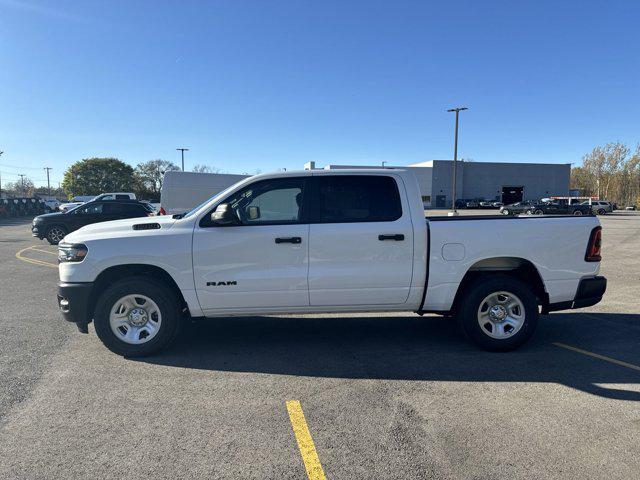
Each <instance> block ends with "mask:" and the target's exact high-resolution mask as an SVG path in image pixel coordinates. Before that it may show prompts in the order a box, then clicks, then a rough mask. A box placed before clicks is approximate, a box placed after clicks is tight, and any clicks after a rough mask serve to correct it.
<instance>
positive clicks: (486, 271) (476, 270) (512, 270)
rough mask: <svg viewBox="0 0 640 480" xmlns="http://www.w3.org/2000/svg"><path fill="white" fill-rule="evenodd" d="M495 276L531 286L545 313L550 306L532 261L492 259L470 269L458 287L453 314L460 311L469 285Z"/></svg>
mask: <svg viewBox="0 0 640 480" xmlns="http://www.w3.org/2000/svg"><path fill="white" fill-rule="evenodd" d="M495 274H502V275H508V276H512V277H514V278H517V279H518V280H521V281H523V282H524V283H526V284H527V285H531V286H532V291H533V293H534V295H535V296H536V298H537V299H538V303H539V304H540V305H542V309H543V311H544V310H545V307H546V306H548V305H549V294H548V293H547V291H546V289H545V286H544V281H543V280H542V276H541V275H540V272H539V271H538V269H537V268H536V266H535V265H534V264H533V263H532V262H531V261H530V260H527V259H525V258H521V257H491V258H485V259H482V260H479V261H477V262H476V263H474V264H473V265H471V267H469V269H468V270H467V272H466V273H465V275H464V277H463V278H462V281H461V282H460V284H459V285H458V290H457V291H456V295H455V297H454V300H453V304H452V306H451V311H452V313H455V312H456V311H457V310H458V306H459V304H460V302H461V300H462V298H463V297H464V292H465V290H466V289H467V288H468V287H469V285H471V284H472V283H473V282H474V281H476V280H477V279H479V278H481V277H483V276H487V275H495Z"/></svg>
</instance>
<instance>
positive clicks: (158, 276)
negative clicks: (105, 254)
mask: <svg viewBox="0 0 640 480" xmlns="http://www.w3.org/2000/svg"><path fill="white" fill-rule="evenodd" d="M130 277H149V278H152V279H153V280H155V281H160V282H162V283H164V284H165V285H167V286H168V287H169V288H171V289H172V290H174V291H175V292H176V295H177V298H178V301H179V302H180V307H181V308H182V309H185V308H186V309H187V311H188V305H187V302H186V300H185V298H184V296H183V295H182V291H181V290H180V287H178V284H177V283H176V281H175V280H174V279H173V277H172V276H171V275H170V274H169V273H168V272H167V271H166V270H165V269H163V268H161V267H158V266H156V265H149V264H142V263H133V264H124V265H113V266H111V267H109V268H106V269H105V270H103V271H102V272H100V274H99V275H98V276H97V277H96V279H95V281H94V288H93V291H92V294H91V297H90V298H89V306H88V311H89V312H90V317H91V318H93V315H94V310H95V306H96V303H97V301H98V296H99V293H100V292H102V291H104V289H105V288H106V287H107V286H108V285H110V284H112V283H113V282H117V281H118V280H123V279H125V278H130Z"/></svg>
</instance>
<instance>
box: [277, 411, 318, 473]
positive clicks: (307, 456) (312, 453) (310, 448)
mask: <svg viewBox="0 0 640 480" xmlns="http://www.w3.org/2000/svg"><path fill="white" fill-rule="evenodd" d="M286 403H287V411H288V412H289V419H290V420H291V426H292V427H293V433H294V434H295V436H296V442H297V443H298V449H299V450H300V455H301V456H302V461H303V462H304V468H305V469H306V471H307V476H308V477H309V480H326V477H325V475H324V470H323V469H322V464H321V463H320V459H319V458H318V452H316V447H315V445H314V443H313V438H311V433H310V432H309V427H308V426H307V421H306V420H305V418H304V412H303V411H302V405H300V402H299V401H298V400H287V402H286Z"/></svg>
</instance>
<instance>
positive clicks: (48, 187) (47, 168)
mask: <svg viewBox="0 0 640 480" xmlns="http://www.w3.org/2000/svg"><path fill="white" fill-rule="evenodd" d="M44 169H45V170H46V171H47V190H48V191H49V200H51V182H49V170H51V167H44Z"/></svg>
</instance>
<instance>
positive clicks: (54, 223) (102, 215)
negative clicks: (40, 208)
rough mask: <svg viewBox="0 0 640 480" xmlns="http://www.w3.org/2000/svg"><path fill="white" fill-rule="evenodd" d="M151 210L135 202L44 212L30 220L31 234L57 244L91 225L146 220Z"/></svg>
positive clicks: (97, 202) (87, 204) (89, 204)
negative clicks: (69, 234)
mask: <svg viewBox="0 0 640 480" xmlns="http://www.w3.org/2000/svg"><path fill="white" fill-rule="evenodd" d="M152 215H153V209H152V208H151V207H150V206H149V205H148V204H144V203H141V202H138V201H136V200H104V201H91V202H87V203H84V204H82V205H79V206H77V207H76V208H73V209H71V210H68V211H66V212H56V213H47V214H44V215H38V216H37V217H35V218H34V219H33V224H32V226H31V234H32V235H33V236H34V237H38V238H39V239H45V238H46V239H47V241H48V242H49V243H50V244H51V245H57V244H58V243H59V242H60V241H61V240H62V239H63V238H64V237H65V235H67V234H68V233H71V232H73V231H75V230H78V229H79V228H80V227H84V226H85V225H90V224H92V223H98V222H107V221H110V220H120V219H123V218H136V217H149V216H152Z"/></svg>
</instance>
